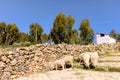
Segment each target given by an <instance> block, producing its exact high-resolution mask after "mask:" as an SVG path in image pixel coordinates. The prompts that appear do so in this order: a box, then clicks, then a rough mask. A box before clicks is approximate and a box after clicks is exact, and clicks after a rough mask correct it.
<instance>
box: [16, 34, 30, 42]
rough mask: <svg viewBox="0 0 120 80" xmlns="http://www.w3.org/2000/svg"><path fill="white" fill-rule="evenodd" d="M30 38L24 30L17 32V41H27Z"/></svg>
mask: <svg viewBox="0 0 120 80" xmlns="http://www.w3.org/2000/svg"><path fill="white" fill-rule="evenodd" d="M29 39H30V36H29V35H28V34H26V33H24V32H20V33H19V38H18V41H17V42H28V41H29Z"/></svg>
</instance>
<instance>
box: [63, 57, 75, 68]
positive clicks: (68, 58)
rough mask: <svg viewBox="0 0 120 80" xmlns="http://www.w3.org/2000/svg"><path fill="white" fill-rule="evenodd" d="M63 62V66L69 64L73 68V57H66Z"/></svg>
mask: <svg viewBox="0 0 120 80" xmlns="http://www.w3.org/2000/svg"><path fill="white" fill-rule="evenodd" d="M63 60H64V61H65V65H67V63H70V65H71V67H73V56H71V55H67V56H65V57H64V58H63Z"/></svg>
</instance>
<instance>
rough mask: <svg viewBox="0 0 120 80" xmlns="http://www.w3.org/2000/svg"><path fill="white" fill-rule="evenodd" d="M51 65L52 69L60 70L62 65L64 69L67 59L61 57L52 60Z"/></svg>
mask: <svg viewBox="0 0 120 80" xmlns="http://www.w3.org/2000/svg"><path fill="white" fill-rule="evenodd" d="M49 66H50V70H54V69H56V70H58V68H60V67H62V69H63V70H64V66H65V61H64V60H62V59H59V60H56V61H53V62H50V63H49Z"/></svg>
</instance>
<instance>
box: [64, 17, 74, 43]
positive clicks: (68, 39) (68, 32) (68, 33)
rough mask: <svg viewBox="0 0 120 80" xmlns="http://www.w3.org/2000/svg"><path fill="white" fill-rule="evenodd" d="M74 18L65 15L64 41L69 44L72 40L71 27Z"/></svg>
mask: <svg viewBox="0 0 120 80" xmlns="http://www.w3.org/2000/svg"><path fill="white" fill-rule="evenodd" d="M74 22H75V19H74V18H73V17H72V16H68V17H67V21H66V24H67V25H66V37H65V42H66V43H68V44H70V43H71V42H72V36H73V35H72V33H73V32H72V27H73V25H74Z"/></svg>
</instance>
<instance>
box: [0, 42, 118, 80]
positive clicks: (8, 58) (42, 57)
mask: <svg viewBox="0 0 120 80" xmlns="http://www.w3.org/2000/svg"><path fill="white" fill-rule="evenodd" d="M119 50H120V43H117V44H102V45H96V44H91V45H75V44H73V45H67V44H64V43H63V44H57V45H55V44H53V43H52V44H36V45H31V46H29V47H17V48H0V80H13V79H15V78H17V77H21V76H24V75H26V74H32V73H38V72H41V71H42V70H46V69H48V63H49V62H50V61H51V60H56V59H59V58H60V57H62V56H64V55H67V54H71V55H73V56H74V57H75V58H76V57H77V56H78V55H79V54H80V53H83V52H87V51H97V52H99V53H100V54H107V53H114V52H118V51H119ZM110 57H112V56H110ZM114 57H115V56H114ZM101 59H102V60H103V61H102V60H101V61H100V62H101V63H100V66H101V65H102V66H103V65H104V64H105V65H109V64H111V63H109V62H110V60H109V58H108V60H107V61H104V57H102V58H101ZM115 60H118V59H117V58H115ZM111 62H112V64H113V65H114V62H115V61H111ZM118 62H119V61H118ZM118 62H117V63H115V64H118V66H119V63H118ZM103 63H104V64H103ZM78 71H79V70H78ZM82 71H83V70H82ZM82 71H81V70H80V72H82ZM54 72H55V73H57V72H56V71H50V72H47V73H50V74H51V76H52V74H53V73H54ZM60 72H61V73H62V72H64V71H60ZM65 72H66V75H67V74H70V73H68V72H71V74H72V73H74V72H76V70H70V71H68V70H65ZM47 73H46V74H45V75H47ZM87 73H88V72H87V71H86V74H87ZM93 73H94V71H93ZM95 73H96V72H95ZM78 74H79V73H78ZM83 74H84V71H83ZM86 74H85V75H86ZM100 74H101V72H100ZM36 75H39V74H33V75H31V77H33V76H36ZM40 75H43V76H45V75H44V74H43V73H40ZM61 75H62V74H61ZM91 75H93V74H91ZM36 78H37V76H36ZM36 78H35V80H38V79H36ZM71 79H72V78H71ZM71 79H70V80H71ZM23 80H25V79H23ZM27 80H30V78H29V79H27ZM32 80H33V79H32ZM39 80H42V79H39ZM43 80H44V79H43ZM46 80H47V79H46ZM51 80H52V79H51ZM65 80H66V79H65ZM68 80H69V79H68ZM72 80H75V79H72ZM76 80H77V79H76ZM83 80H86V79H83ZM97 80H98V79H97ZM118 80H119V79H118Z"/></svg>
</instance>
